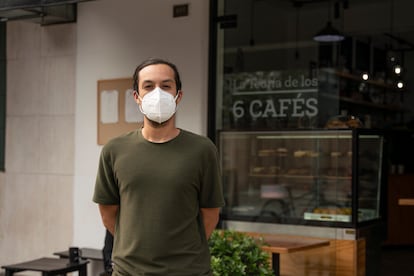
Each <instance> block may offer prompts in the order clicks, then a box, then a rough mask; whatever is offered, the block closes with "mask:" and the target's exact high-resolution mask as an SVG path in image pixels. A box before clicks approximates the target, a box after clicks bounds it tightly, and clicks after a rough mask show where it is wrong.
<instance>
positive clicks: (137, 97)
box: [132, 90, 141, 104]
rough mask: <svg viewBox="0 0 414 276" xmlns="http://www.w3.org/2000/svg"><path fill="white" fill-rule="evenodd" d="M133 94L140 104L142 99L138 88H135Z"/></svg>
mask: <svg viewBox="0 0 414 276" xmlns="http://www.w3.org/2000/svg"><path fill="white" fill-rule="evenodd" d="M132 95H133V96H134V100H135V102H136V103H137V104H140V103H141V99H140V98H139V95H138V91H137V90H134V91H133V92H132Z"/></svg>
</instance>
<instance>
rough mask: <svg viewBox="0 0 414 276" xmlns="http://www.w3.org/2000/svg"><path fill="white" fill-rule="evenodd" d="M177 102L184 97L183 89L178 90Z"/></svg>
mask: <svg viewBox="0 0 414 276" xmlns="http://www.w3.org/2000/svg"><path fill="white" fill-rule="evenodd" d="M177 95H178V97H177V104H178V103H179V102H180V101H181V99H182V97H183V90H178V91H177Z"/></svg>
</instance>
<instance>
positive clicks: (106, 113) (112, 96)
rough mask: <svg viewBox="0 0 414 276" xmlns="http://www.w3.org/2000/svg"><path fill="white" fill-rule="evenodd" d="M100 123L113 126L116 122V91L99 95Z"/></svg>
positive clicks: (103, 92) (107, 91)
mask: <svg viewBox="0 0 414 276" xmlns="http://www.w3.org/2000/svg"><path fill="white" fill-rule="evenodd" d="M100 104H101V109H100V111H101V114H100V118H101V123H103V124H113V123H116V122H118V120H119V119H118V91H117V90H105V91H102V93H101V102H100Z"/></svg>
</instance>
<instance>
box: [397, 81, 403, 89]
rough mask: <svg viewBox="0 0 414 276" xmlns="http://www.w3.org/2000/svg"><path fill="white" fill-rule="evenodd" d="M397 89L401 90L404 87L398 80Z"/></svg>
mask: <svg viewBox="0 0 414 276" xmlns="http://www.w3.org/2000/svg"><path fill="white" fill-rule="evenodd" d="M397 87H398V88H399V89H401V88H403V87H404V82H403V81H402V80H399V81H398V82H397Z"/></svg>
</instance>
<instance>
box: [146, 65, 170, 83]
mask: <svg viewBox="0 0 414 276" xmlns="http://www.w3.org/2000/svg"><path fill="white" fill-rule="evenodd" d="M139 79H140V80H141V82H148V81H162V82H169V81H172V82H174V70H173V69H172V68H171V67H170V66H168V65H165V64H153V65H148V66H147V67H145V68H142V70H141V71H140V72H139Z"/></svg>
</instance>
